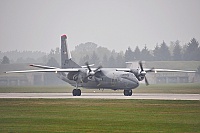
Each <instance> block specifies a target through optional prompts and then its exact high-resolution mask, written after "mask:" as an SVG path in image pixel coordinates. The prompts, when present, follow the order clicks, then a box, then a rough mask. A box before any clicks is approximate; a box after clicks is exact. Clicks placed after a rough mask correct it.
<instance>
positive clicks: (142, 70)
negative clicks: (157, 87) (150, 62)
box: [138, 61, 149, 85]
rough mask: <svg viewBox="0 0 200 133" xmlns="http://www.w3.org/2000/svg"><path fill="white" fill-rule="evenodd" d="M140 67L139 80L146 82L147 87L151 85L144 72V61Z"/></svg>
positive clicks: (140, 62) (140, 63)
mask: <svg viewBox="0 0 200 133" xmlns="http://www.w3.org/2000/svg"><path fill="white" fill-rule="evenodd" d="M139 66H140V71H139V74H138V78H140V80H143V79H144V81H145V84H146V85H149V82H148V80H147V78H146V74H147V73H146V71H144V68H143V65H142V61H139Z"/></svg>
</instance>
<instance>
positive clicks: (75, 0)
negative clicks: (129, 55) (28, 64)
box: [0, 0, 200, 52]
mask: <svg viewBox="0 0 200 133" xmlns="http://www.w3.org/2000/svg"><path fill="white" fill-rule="evenodd" d="M62 34H66V35H67V36H68V44H69V46H70V49H71V50H73V49H74V48H75V46H76V45H78V44H80V43H86V42H94V43H96V44H98V45H99V46H103V47H107V48H109V49H115V50H116V51H121V50H122V51H125V50H126V49H127V48H128V46H130V47H131V48H132V49H135V46H136V45H138V46H139V47H140V48H143V47H144V45H145V44H146V45H147V47H148V48H149V49H153V48H154V46H155V45H156V44H157V43H158V44H160V43H162V41H163V40H164V41H165V42H166V43H168V44H169V43H170V41H176V40H180V41H181V44H184V43H187V42H189V41H190V40H191V38H193V37H194V38H196V39H197V40H198V41H199V42H200V0H0V51H3V52H5V51H10V50H16V49H17V50H20V51H22V50H33V51H36V50H37V51H44V52H49V51H50V49H52V48H53V49H55V48H56V47H60V36H61V35H62Z"/></svg>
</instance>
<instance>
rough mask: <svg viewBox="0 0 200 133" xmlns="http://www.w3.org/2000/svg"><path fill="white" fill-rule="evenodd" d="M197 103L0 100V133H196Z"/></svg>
mask: <svg viewBox="0 0 200 133" xmlns="http://www.w3.org/2000/svg"><path fill="white" fill-rule="evenodd" d="M199 110H200V101H160V100H102V99H101V100H100V99H54V100H53V99H0V132H6V133H9V132H10V133H12V132H13V133H27V132H48V133H49V132H96V133H98V132H152V133H154V132H180V133H182V132H192V133H194V132H200V111H199Z"/></svg>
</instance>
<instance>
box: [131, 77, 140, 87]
mask: <svg viewBox="0 0 200 133" xmlns="http://www.w3.org/2000/svg"><path fill="white" fill-rule="evenodd" d="M138 86H139V82H138V80H137V79H132V80H131V87H132V88H136V87H138Z"/></svg>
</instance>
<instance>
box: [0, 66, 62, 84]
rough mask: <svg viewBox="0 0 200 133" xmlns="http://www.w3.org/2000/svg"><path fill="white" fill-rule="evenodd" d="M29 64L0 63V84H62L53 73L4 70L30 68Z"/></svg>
mask: <svg viewBox="0 0 200 133" xmlns="http://www.w3.org/2000/svg"><path fill="white" fill-rule="evenodd" d="M31 69H36V68H34V67H30V66H29V64H0V86H29V85H55V84H64V83H63V82H62V81H61V80H60V79H59V78H57V76H56V74H54V73H21V74H20V73H12V74H6V73H4V72H5V71H13V70H15V71H17V70H31Z"/></svg>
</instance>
